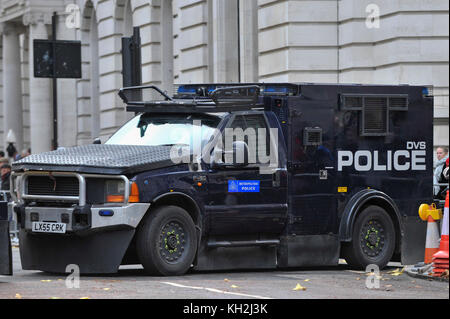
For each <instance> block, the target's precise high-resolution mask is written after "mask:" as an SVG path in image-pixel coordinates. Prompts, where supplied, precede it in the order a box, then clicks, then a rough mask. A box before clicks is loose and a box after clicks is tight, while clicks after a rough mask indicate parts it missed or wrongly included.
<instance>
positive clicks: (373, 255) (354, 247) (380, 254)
mask: <svg viewBox="0 0 450 319" xmlns="http://www.w3.org/2000/svg"><path fill="white" fill-rule="evenodd" d="M395 240H396V237H395V228H394V224H393V222H392V219H391V217H390V216H389V215H388V213H386V211H385V210H384V209H382V208H381V207H378V206H369V207H367V208H365V209H364V210H363V211H362V212H361V214H360V215H359V216H358V217H357V219H356V222H355V225H354V227H353V235H352V241H351V242H350V243H345V244H343V246H342V249H343V255H344V258H345V260H346V261H347V263H348V264H349V265H350V266H351V267H353V268H357V269H365V268H366V267H367V266H368V265H370V264H375V265H377V266H378V267H379V268H380V269H382V268H384V267H385V266H386V265H387V264H388V262H389V261H390V260H391V258H392V255H393V254H394V250H395Z"/></svg>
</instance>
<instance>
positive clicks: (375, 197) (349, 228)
mask: <svg viewBox="0 0 450 319" xmlns="http://www.w3.org/2000/svg"><path fill="white" fill-rule="evenodd" d="M372 205H374V206H379V207H381V208H383V209H384V210H385V211H386V213H388V215H389V216H390V218H391V220H392V222H393V224H394V229H395V233H396V234H397V236H396V244H395V253H398V252H400V247H401V238H402V237H403V225H402V223H401V215H400V211H399V209H398V207H397V205H396V204H395V202H394V200H393V199H392V198H390V197H389V196H388V195H387V194H385V193H383V192H381V191H378V190H372V189H365V190H362V191H360V192H358V193H356V194H355V195H353V197H352V198H351V199H350V200H349V201H348V203H347V205H346V206H345V208H344V212H343V214H342V218H341V222H340V225H339V239H340V241H341V242H347V243H349V242H351V240H352V234H353V227H354V224H355V221H356V219H357V218H358V216H359V215H360V214H361V212H362V211H363V210H364V209H365V208H366V207H368V206H372Z"/></svg>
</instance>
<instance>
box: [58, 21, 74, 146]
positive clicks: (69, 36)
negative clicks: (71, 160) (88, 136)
mask: <svg viewBox="0 0 450 319" xmlns="http://www.w3.org/2000/svg"><path fill="white" fill-rule="evenodd" d="M65 20H66V16H64V15H61V16H59V19H58V24H57V30H56V38H57V39H58V40H75V37H76V35H75V29H70V28H68V27H67V25H66V23H65ZM76 93H77V91H76V80H75V79H58V119H57V120H58V146H61V147H68V146H75V145H77V94H76Z"/></svg>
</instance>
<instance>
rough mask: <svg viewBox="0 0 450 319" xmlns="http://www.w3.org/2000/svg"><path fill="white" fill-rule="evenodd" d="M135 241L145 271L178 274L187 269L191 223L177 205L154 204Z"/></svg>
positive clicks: (191, 242) (192, 250)
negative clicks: (156, 206) (154, 207)
mask: <svg viewBox="0 0 450 319" xmlns="http://www.w3.org/2000/svg"><path fill="white" fill-rule="evenodd" d="M136 244H137V254H138V257H139V260H140V261H141V263H142V265H143V266H144V269H145V270H146V271H147V272H148V273H150V274H152V275H159V276H175V275H182V274H184V273H186V272H187V271H188V270H189V267H190V266H191V264H192V262H193V260H194V257H195V253H196V247H197V238H196V231H195V225H194V222H193V221H192V218H191V216H190V215H189V214H188V213H187V212H186V211H185V210H184V209H182V208H180V207H177V206H162V207H158V208H156V209H155V210H154V211H153V212H151V213H150V214H149V215H147V216H146V217H145V219H144V221H143V223H142V225H141V226H140V228H139V230H138V234H137V241H136Z"/></svg>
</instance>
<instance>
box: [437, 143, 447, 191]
mask: <svg viewBox="0 0 450 319" xmlns="http://www.w3.org/2000/svg"><path fill="white" fill-rule="evenodd" d="M436 157H437V161H436V163H435V164H434V175H433V184H435V186H434V195H435V196H439V195H440V194H439V193H440V191H441V187H440V186H438V185H436V184H438V183H439V181H440V180H441V175H442V172H443V170H444V168H445V162H446V161H447V159H448V148H447V147H443V146H440V147H438V148H437V149H436Z"/></svg>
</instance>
